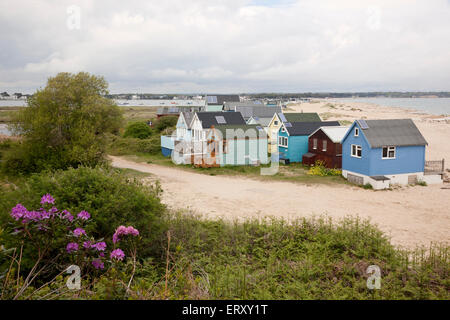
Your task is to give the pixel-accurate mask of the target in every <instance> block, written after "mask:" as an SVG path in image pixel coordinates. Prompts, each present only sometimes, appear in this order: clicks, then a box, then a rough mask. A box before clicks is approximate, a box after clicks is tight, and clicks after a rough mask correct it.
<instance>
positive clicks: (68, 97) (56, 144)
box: [5, 72, 123, 173]
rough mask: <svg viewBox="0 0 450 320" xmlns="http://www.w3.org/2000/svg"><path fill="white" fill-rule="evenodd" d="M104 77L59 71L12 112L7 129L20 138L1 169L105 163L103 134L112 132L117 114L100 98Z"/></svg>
mask: <svg viewBox="0 0 450 320" xmlns="http://www.w3.org/2000/svg"><path fill="white" fill-rule="evenodd" d="M107 88H108V83H107V82H106V81H105V79H104V78H103V77H98V76H95V75H90V74H89V73H85V72H80V73H78V74H71V73H59V74H57V75H56V76H55V77H52V78H49V79H48V82H47V86H46V87H45V88H44V89H41V90H38V91H37V92H36V93H35V94H34V95H33V96H32V97H30V99H29V100H28V107H27V108H24V109H23V110H21V111H20V112H18V113H17V114H16V116H15V117H14V119H13V125H12V129H13V132H14V133H16V134H20V135H22V136H23V141H22V143H21V144H20V145H19V147H18V148H16V149H15V150H13V151H12V153H11V154H10V155H9V157H7V159H6V164H5V168H6V170H10V171H11V170H14V171H15V172H18V171H19V172H25V173H29V172H39V171H41V170H43V169H66V168H68V167H74V168H76V167H78V166H80V165H86V166H95V165H96V164H99V163H102V162H104V161H105V145H106V144H105V134H106V133H114V134H117V133H118V130H119V128H120V126H121V124H122V120H123V118H122V113H121V110H120V109H119V107H117V106H116V105H115V103H114V102H113V101H112V100H110V99H107V98H105V95H106V94H107V93H108V90H107Z"/></svg>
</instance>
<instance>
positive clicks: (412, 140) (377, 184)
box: [342, 119, 431, 189]
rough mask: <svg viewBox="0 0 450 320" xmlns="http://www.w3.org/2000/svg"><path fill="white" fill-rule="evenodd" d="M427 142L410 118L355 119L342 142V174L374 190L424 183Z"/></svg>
mask: <svg viewBox="0 0 450 320" xmlns="http://www.w3.org/2000/svg"><path fill="white" fill-rule="evenodd" d="M426 146H427V141H426V140H425V138H424V137H423V136H422V134H421V133H420V131H419V129H418V128H417V127H416V125H415V124H414V122H413V121H412V120H411V119H393V120H356V121H355V122H354V123H353V124H352V126H351V127H350V129H349V130H348V132H347V133H346V135H345V136H344V138H343V140H342V175H343V176H344V177H345V178H347V179H348V180H349V181H350V182H353V183H356V184H361V185H362V184H364V185H365V184H371V185H372V187H373V188H374V189H384V188H388V187H389V186H390V185H391V184H402V185H406V184H413V183H416V182H417V181H427V183H430V182H431V181H430V179H429V178H431V176H430V177H427V176H425V175H424V172H425V148H426Z"/></svg>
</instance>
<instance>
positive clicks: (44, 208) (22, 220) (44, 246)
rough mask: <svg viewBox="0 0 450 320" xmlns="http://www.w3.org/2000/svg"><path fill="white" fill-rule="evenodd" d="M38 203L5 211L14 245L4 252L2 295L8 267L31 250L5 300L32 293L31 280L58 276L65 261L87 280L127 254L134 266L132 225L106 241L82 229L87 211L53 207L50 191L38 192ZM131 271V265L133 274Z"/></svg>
mask: <svg viewBox="0 0 450 320" xmlns="http://www.w3.org/2000/svg"><path fill="white" fill-rule="evenodd" d="M40 204H41V207H40V208H39V209H34V210H31V209H28V208H26V207H25V206H23V205H22V204H20V203H19V204H17V205H16V206H15V207H13V208H12V209H11V212H10V215H11V222H10V225H9V227H11V230H12V234H13V237H14V238H15V240H16V248H15V250H14V253H13V254H12V255H10V257H11V261H12V262H11V267H10V270H9V271H10V272H8V274H7V277H6V279H5V282H4V283H3V284H4V285H3V288H4V290H3V292H2V295H5V291H7V290H6V289H5V288H6V287H7V286H6V284H8V282H9V281H11V280H12V279H13V278H14V272H11V271H13V269H17V270H19V268H20V267H21V260H22V257H23V256H24V252H31V254H30V257H32V258H33V259H32V260H33V264H32V265H30V266H29V268H27V267H26V266H25V269H26V270H27V269H29V270H27V272H26V273H28V274H25V277H20V276H19V277H18V279H16V282H15V283H16V286H15V288H14V289H13V290H10V291H11V292H9V294H10V297H9V298H14V299H17V298H26V296H27V295H29V296H30V295H31V296H32V295H33V293H34V292H37V291H39V290H38V289H39V288H35V287H34V283H37V282H39V283H41V282H44V283H45V281H48V280H49V279H51V278H52V277H55V275H56V276H58V275H62V274H64V272H65V271H66V270H67V268H68V267H69V266H71V265H75V266H78V267H79V268H80V275H81V279H82V280H83V279H84V280H85V282H87V283H89V282H90V281H92V280H93V279H95V278H96V277H99V276H101V275H104V274H105V273H108V272H111V273H112V274H113V275H115V274H116V271H115V269H116V268H120V264H121V263H124V262H125V261H126V260H127V258H130V260H131V263H132V264H134V266H135V264H136V254H137V245H138V242H139V241H140V234H139V231H138V230H137V229H136V228H134V227H133V226H124V225H121V226H118V227H117V229H116V230H115V233H114V235H113V236H112V238H111V239H95V238H94V237H93V236H91V235H90V234H89V233H88V232H87V231H86V230H87V229H88V227H89V224H90V223H91V215H90V213H89V212H87V211H85V210H82V211H80V212H79V213H76V214H75V213H72V212H69V211H68V210H61V209H58V208H57V207H56V201H55V199H54V198H53V197H52V196H51V195H50V194H45V195H43V196H42V198H41V201H40ZM108 243H109V244H108ZM13 266H14V267H13ZM22 268H23V266H22ZM134 270H135V267H134V268H133V274H134ZM133 274H131V278H130V280H129V283H128V285H127V286H128V288H129V286H130V284H131V281H132V277H133ZM51 282H52V281H51V280H50V283H51ZM17 284H19V285H17ZM36 289H37V290H36ZM31 296H30V297H31ZM41 298H42V297H41Z"/></svg>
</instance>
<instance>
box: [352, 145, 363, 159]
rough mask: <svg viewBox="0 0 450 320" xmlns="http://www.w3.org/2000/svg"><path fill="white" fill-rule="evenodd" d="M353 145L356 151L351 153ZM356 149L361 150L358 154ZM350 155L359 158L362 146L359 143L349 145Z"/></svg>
mask: <svg viewBox="0 0 450 320" xmlns="http://www.w3.org/2000/svg"><path fill="white" fill-rule="evenodd" d="M353 147H355V151H356V152H355V154H353ZM358 149H359V150H360V151H361V155H360V156H358ZM350 155H351V156H352V157H353V158H358V159H361V158H362V147H361V146H360V145H358V144H352V145H351V149H350Z"/></svg>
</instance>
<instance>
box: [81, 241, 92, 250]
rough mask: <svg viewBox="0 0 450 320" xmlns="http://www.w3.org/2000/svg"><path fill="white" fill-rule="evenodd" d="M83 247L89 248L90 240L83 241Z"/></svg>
mask: <svg viewBox="0 0 450 320" xmlns="http://www.w3.org/2000/svg"><path fill="white" fill-rule="evenodd" d="M83 247H84V248H85V249H90V248H91V247H92V245H91V242H90V241H85V242H83Z"/></svg>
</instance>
